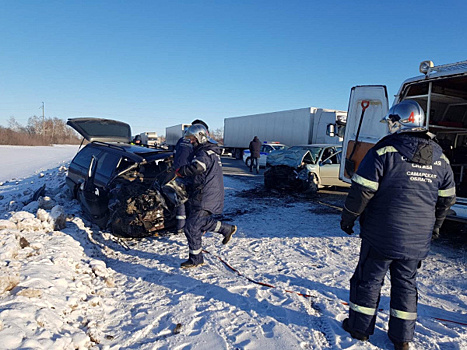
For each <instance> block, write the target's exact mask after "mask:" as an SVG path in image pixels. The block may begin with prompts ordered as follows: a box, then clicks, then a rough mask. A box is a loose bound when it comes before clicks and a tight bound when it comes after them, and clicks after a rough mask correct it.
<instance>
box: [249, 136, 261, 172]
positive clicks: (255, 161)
mask: <svg viewBox="0 0 467 350" xmlns="http://www.w3.org/2000/svg"><path fill="white" fill-rule="evenodd" d="M249 149H250V173H252V172H253V167H255V168H256V174H259V157H260V156H261V141H260V140H259V138H258V136H255V137H254V138H253V140H251V141H250V146H249Z"/></svg>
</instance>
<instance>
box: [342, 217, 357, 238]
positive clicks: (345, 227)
mask: <svg viewBox="0 0 467 350" xmlns="http://www.w3.org/2000/svg"><path fill="white" fill-rule="evenodd" d="M353 225H354V224H353V222H352V223H346V222H344V220H341V230H342V231H344V232H345V233H347V234H348V235H351V234H352V233H353V229H352V228H353Z"/></svg>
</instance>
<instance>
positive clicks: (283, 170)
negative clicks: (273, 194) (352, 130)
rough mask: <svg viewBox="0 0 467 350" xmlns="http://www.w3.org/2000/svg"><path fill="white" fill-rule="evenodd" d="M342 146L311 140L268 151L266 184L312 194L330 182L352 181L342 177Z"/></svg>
mask: <svg viewBox="0 0 467 350" xmlns="http://www.w3.org/2000/svg"><path fill="white" fill-rule="evenodd" d="M341 154H342V146H338V145H330V144H311V145H302V146H293V147H290V148H288V149H284V150H279V151H274V152H272V153H270V154H269V155H268V158H267V161H266V171H265V172H264V185H265V187H266V188H275V189H282V190H292V191H296V192H302V193H305V194H313V193H316V191H318V189H319V188H323V187H327V186H342V187H348V186H349V185H348V184H346V183H345V182H342V181H340V180H339V164H340V159H341Z"/></svg>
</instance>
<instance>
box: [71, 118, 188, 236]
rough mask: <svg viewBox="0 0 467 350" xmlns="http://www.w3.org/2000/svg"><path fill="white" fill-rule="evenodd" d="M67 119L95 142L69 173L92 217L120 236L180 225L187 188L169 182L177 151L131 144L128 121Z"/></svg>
mask: <svg viewBox="0 0 467 350" xmlns="http://www.w3.org/2000/svg"><path fill="white" fill-rule="evenodd" d="M67 124H68V125H70V126H72V127H73V128H74V129H75V130H76V131H78V132H79V133H80V134H81V135H83V137H84V138H85V139H86V140H88V141H90V143H88V144H87V145H86V146H85V147H83V148H82V149H80V150H79V151H78V153H77V154H76V156H75V157H74V158H73V160H72V161H71V163H70V167H69V169H68V174H67V177H66V182H67V184H68V186H69V188H70V189H71V191H72V193H73V196H74V198H76V199H78V201H79V203H80V205H81V208H82V210H83V213H84V215H85V216H86V217H87V218H88V219H90V220H91V221H92V222H93V223H95V224H97V225H98V226H99V227H100V228H101V229H109V230H111V231H112V233H113V234H115V235H117V236H120V237H145V236H149V235H154V233H155V232H157V231H161V230H164V229H165V230H167V229H170V228H171V227H173V226H174V224H175V205H176V200H179V201H180V200H184V199H183V198H184V197H186V193H185V192H184V189H183V188H180V187H177V186H176V185H173V186H166V185H163V182H164V179H165V177H166V175H167V172H168V171H169V170H170V169H171V166H172V159H173V153H172V152H169V151H167V150H162V149H152V148H151V149H149V148H145V147H141V146H135V145H131V144H130V141H131V130H130V127H129V125H128V124H126V123H122V122H118V121H113V120H108V119H98V118H74V119H69V120H68V123H67ZM174 199H175V201H174Z"/></svg>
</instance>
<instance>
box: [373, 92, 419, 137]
mask: <svg viewBox="0 0 467 350" xmlns="http://www.w3.org/2000/svg"><path fill="white" fill-rule="evenodd" d="M381 123H388V129H389V132H390V133H391V134H394V133H396V132H404V131H423V130H426V129H427V128H426V125H425V112H424V111H423V109H422V107H420V105H419V104H418V103H417V102H416V101H414V100H404V101H402V102H399V103H398V104H396V105H394V106H392V107H391V109H389V112H388V114H387V115H386V116H385V117H384V118H383V119H381Z"/></svg>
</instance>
